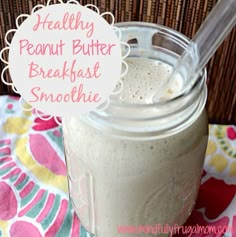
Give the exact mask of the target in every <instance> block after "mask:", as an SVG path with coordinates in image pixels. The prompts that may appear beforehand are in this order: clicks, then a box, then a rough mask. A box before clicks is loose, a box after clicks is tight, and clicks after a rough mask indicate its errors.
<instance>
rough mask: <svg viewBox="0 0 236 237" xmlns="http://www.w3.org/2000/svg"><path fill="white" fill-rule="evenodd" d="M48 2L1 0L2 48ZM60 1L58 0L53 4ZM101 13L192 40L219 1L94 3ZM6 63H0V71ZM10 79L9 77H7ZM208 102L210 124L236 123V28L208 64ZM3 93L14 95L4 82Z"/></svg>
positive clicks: (0, 89)
mask: <svg viewBox="0 0 236 237" xmlns="http://www.w3.org/2000/svg"><path fill="white" fill-rule="evenodd" d="M45 2H46V0H0V48H3V47H5V43H4V37H5V33H6V31H7V30H9V29H11V28H15V19H16V17H17V16H18V15H19V14H21V13H29V12H30V9H32V7H34V6H35V5H36V4H45ZM51 2H52V3H53V2H57V1H56V0H53V1H51ZM80 3H81V4H82V5H85V4H88V3H91V4H95V5H96V6H98V7H99V9H100V11H101V12H104V11H110V12H112V13H113V14H114V16H115V19H116V21H117V22H120V21H147V22H154V23H159V24H162V25H166V26H169V27H171V28H173V29H176V30H177V31H180V32H182V33H184V34H185V35H187V36H188V37H190V38H191V37H192V36H193V35H194V34H195V32H196V31H197V29H198V28H199V26H200V24H201V22H202V21H203V20H204V19H205V17H206V16H207V14H208V13H209V12H210V10H211V9H212V7H213V6H214V4H215V3H216V0H126V1H124V0H118V1H115V0H110V1H109V0H93V1H92V0H91V1H80ZM2 69H3V64H0V71H2ZM7 78H8V80H10V77H9V75H7ZM208 91H209V96H208V103H207V110H208V116H209V120H210V122H217V123H234V124H236V28H234V29H233V31H232V32H231V34H230V35H229V36H228V37H227V39H226V40H225V41H224V43H223V44H222V45H221V47H220V48H219V49H218V51H217V52H216V54H215V55H214V57H213V58H212V60H211V61H210V62H209V64H208ZM0 93H1V94H12V91H11V89H10V88H9V87H6V86H4V85H3V84H2V82H0Z"/></svg>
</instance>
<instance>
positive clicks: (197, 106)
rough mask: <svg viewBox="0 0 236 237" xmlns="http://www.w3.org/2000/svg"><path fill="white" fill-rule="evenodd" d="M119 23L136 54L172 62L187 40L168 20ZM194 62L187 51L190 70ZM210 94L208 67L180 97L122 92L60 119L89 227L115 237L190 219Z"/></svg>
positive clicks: (75, 193) (77, 198) (72, 188)
mask: <svg viewBox="0 0 236 237" xmlns="http://www.w3.org/2000/svg"><path fill="white" fill-rule="evenodd" d="M117 26H118V27H119V28H120V29H121V32H122V37H123V41H127V42H129V43H130V46H131V53H130V57H131V59H132V57H136V58H139V59H140V60H142V59H147V60H150V63H151V62H152V61H158V62H159V63H160V62H163V63H164V64H167V65H169V66H170V67H173V66H174V65H175V63H176V62H177V60H178V58H179V56H180V55H181V54H182V53H183V51H184V50H185V49H186V48H187V46H188V45H189V40H188V39H187V38H186V37H185V36H184V35H182V34H180V33H178V32H176V31H174V30H172V29H169V28H166V27H163V26H158V25H154V24H149V23H141V22H126V23H119V24H117ZM191 60H192V61H191ZM131 61H132V60H131ZM148 62H149V61H145V63H144V65H147V63H148ZM194 63H195V62H194V57H193V58H190V60H189V64H188V65H186V68H185V71H188V70H191V65H193V64H194ZM140 65H141V66H140ZM140 65H139V67H137V68H136V70H137V73H136V74H137V75H138V77H139V76H140V77H143V75H144V74H145V75H147V80H148V75H149V74H150V71H149V69H148V67H146V66H143V67H142V63H141V64H140ZM183 71H184V70H183ZM128 73H129V72H128ZM182 77H183V78H182V79H183V80H182V82H181V83H182V88H184V87H185V85H187V84H188V85H189V83H188V81H187V79H184V73H183V75H182ZM141 79H142V80H144V78H141ZM137 80H139V79H137ZM125 86H126V82H125V81H124V88H125ZM134 86H135V83H134ZM139 89H140V90H141V91H142V87H139ZM154 89H155V88H154ZM123 90H124V89H123ZM206 98H207V89H206V70H203V72H202V73H201V74H200V75H199V76H198V79H197V80H196V82H195V83H194V84H193V85H191V88H190V89H189V90H187V91H185V92H184V93H182V94H180V95H178V96H177V97H173V98H169V99H168V98H167V99H162V100H158V101H153V102H151V103H150V102H149V103H138V102H137V101H136V102H132V103H129V102H127V101H124V100H122V99H121V97H119V95H118V96H117V97H114V98H113V99H112V98H111V101H110V105H109V107H108V108H107V109H106V110H105V111H100V112H99V111H96V112H91V113H90V114H89V115H88V116H87V117H81V118H76V117H71V118H64V119H63V123H62V126H63V133H64V143H65V152H66V163H67V169H68V181H69V193H70V198H71V201H72V203H73V205H74V209H75V211H76V213H77V215H78V217H79V219H80V221H81V223H82V225H83V226H84V227H85V228H86V229H87V230H88V232H90V233H92V234H95V236H96V237H117V236H121V235H120V234H119V232H120V231H123V234H122V236H123V237H127V236H129V237H132V236H137V233H140V232H137V231H142V227H143V226H146V227H148V226H151V227H152V228H151V229H149V234H150V236H155V235H154V234H156V233H158V231H160V229H159V230H157V228H156V227H157V225H158V224H159V226H160V225H166V224H168V225H174V224H178V225H182V224H183V223H184V222H185V221H186V220H187V218H188V217H189V215H190V213H191V211H192V209H193V206H194V203H195V200H196V197H197V193H198V188H199V184H200V177H201V173H202V168H203V162H204V157H205V151H206V146H207V138H208V122H207V116H206V113H205V110H204V107H205V103H206ZM126 226H132V227H134V228H136V229H135V230H134V229H133V230H131V232H132V231H133V234H131V232H129V231H130V229H129V231H128V232H129V233H125V232H127V229H126V230H125V231H124V229H123V230H122V228H125V227H126ZM159 234H160V233H159ZM145 235H146V236H148V234H147V232H145V231H144V232H143V233H142V236H145Z"/></svg>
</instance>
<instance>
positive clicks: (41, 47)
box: [19, 39, 65, 55]
mask: <svg viewBox="0 0 236 237" xmlns="http://www.w3.org/2000/svg"><path fill="white" fill-rule="evenodd" d="M19 43H20V55H22V54H23V52H24V51H26V53H27V54H28V55H62V54H63V47H64V46H65V43H64V42H63V41H62V40H60V41H59V43H51V44H46V43H45V44H44V43H43V44H36V45H34V44H31V43H30V42H29V41H28V40H26V39H23V40H20V42H19Z"/></svg>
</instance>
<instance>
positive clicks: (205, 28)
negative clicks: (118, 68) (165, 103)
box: [154, 0, 236, 100]
mask: <svg viewBox="0 0 236 237" xmlns="http://www.w3.org/2000/svg"><path fill="white" fill-rule="evenodd" d="M235 24H236V0H219V1H218V2H217V4H216V5H215V7H214V8H213V9H212V11H211V12H210V14H209V15H208V17H207V18H206V20H205V21H204V23H203V24H202V25H201V27H200V29H199V30H198V32H197V33H196V35H195V36H194V38H193V39H192V42H191V43H190V45H189V47H188V48H187V49H186V50H185V52H184V53H183V54H182V55H181V57H180V58H179V60H178V62H177V64H176V66H175V68H174V70H173V72H172V74H171V75H170V77H169V78H168V79H167V81H166V82H165V85H164V86H163V90H165V89H166V88H167V86H168V85H169V83H170V82H171V80H172V79H173V77H174V75H176V74H178V73H179V74H183V70H184V69H185V71H184V74H185V76H187V78H186V81H187V83H186V85H185V86H184V88H183V89H182V90H181V91H180V92H179V93H178V95H179V94H182V93H183V92H185V91H186V90H189V89H190V88H191V86H192V85H193V84H194V83H195V81H196V80H197V77H198V75H199V73H200V72H201V70H202V69H203V68H204V67H205V65H206V64H207V62H208V61H209V59H210V58H211V57H212V56H213V54H214V53H215V51H216V50H217V48H218V47H219V45H220V44H221V43H222V41H223V40H224V39H225V37H226V36H227V34H228V33H229V32H230V31H231V30H232V28H233V27H234V26H235ZM186 68H187V69H186ZM163 90H162V91H163ZM162 91H161V93H162ZM161 93H158V94H157V95H156V96H155V97H156V99H157V98H159V95H160V94H161ZM154 100H155V98H154Z"/></svg>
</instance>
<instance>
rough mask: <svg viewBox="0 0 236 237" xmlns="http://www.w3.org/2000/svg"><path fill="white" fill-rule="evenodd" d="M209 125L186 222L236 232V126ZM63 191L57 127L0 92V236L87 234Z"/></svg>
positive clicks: (64, 181) (63, 170)
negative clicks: (195, 194)
mask: <svg viewBox="0 0 236 237" xmlns="http://www.w3.org/2000/svg"><path fill="white" fill-rule="evenodd" d="M209 128H210V137H209V144H208V149H207V155H206V161H205V166H204V173H203V176H202V184H201V187H200V192H199V196H198V200H197V203H196V207H195V209H194V211H193V213H192V215H191V216H190V218H189V219H188V221H187V223H186V226H190V225H192V226H194V225H196V224H198V225H201V226H218V225H221V226H226V225H229V226H232V231H230V232H228V233H225V236H230V237H236V127H235V126H218V125H210V126H209ZM67 191H68V190H67V179H66V166H65V162H64V151H63V143H62V130H61V127H60V126H58V125H57V123H55V122H54V120H49V121H43V120H41V119H40V118H38V117H37V115H36V114H35V113H34V112H24V111H23V110H22V109H21V105H20V103H19V101H18V99H17V98H15V97H9V96H1V97H0V237H8V236H9V237H44V236H45V237H54V236H55V237H69V236H71V237H78V236H81V237H82V236H83V237H84V236H87V233H86V231H85V230H84V228H83V227H81V226H80V222H79V220H78V218H77V217H76V215H75V213H74V211H73V207H72V205H71V203H70V202H69V200H68V193H67ZM121 236H122V235H121ZM140 236H141V235H140ZM178 236H187V234H184V233H182V234H179V235H178ZM192 236H209V235H203V234H195V235H192ZM210 236H216V234H212V235H210ZM111 237H112V236H111Z"/></svg>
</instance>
